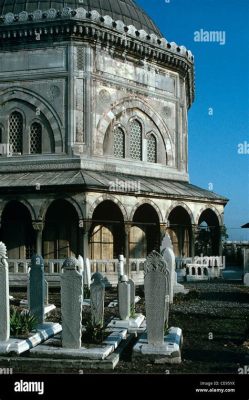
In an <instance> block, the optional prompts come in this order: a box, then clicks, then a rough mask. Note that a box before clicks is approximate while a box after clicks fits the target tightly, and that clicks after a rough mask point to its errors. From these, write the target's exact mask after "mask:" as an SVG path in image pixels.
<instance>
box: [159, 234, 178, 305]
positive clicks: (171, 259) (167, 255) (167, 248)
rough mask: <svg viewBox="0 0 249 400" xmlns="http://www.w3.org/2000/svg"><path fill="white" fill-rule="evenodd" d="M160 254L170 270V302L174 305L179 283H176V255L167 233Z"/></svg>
mask: <svg viewBox="0 0 249 400" xmlns="http://www.w3.org/2000/svg"><path fill="white" fill-rule="evenodd" d="M160 252H161V254H162V256H163V258H164V260H165V261H166V263H167V268H168V270H169V285H170V291H169V301H170V303H173V297H174V285H175V284H176V283H177V282H176V281H175V277H176V275H175V254H174V251H173V245H172V242H171V239H170V236H169V235H168V234H167V233H166V234H165V236H164V238H163V241H162V244H161V247H160Z"/></svg>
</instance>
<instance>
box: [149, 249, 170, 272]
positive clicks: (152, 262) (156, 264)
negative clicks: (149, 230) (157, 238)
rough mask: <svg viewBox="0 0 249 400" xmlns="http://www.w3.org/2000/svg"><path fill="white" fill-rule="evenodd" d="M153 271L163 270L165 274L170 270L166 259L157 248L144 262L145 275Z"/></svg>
mask: <svg viewBox="0 0 249 400" xmlns="http://www.w3.org/2000/svg"><path fill="white" fill-rule="evenodd" d="M153 271H158V272H162V273H163V274H166V273H167V271H168V269H167V263H166V261H165V260H164V259H163V257H162V256H161V254H159V253H157V252H156V251H155V250H153V251H152V252H151V253H150V254H149V255H148V257H147V259H146V261H145V263H144V276H146V275H147V274H149V273H150V272H153Z"/></svg>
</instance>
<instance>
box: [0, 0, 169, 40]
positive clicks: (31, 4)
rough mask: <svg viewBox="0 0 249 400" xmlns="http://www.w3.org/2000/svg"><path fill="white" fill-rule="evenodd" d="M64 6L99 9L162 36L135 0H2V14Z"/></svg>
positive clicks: (0, 10)
mask: <svg viewBox="0 0 249 400" xmlns="http://www.w3.org/2000/svg"><path fill="white" fill-rule="evenodd" d="M64 7H70V8H72V9H76V8H80V7H83V8H85V9H86V10H87V11H91V10H97V11H98V12H99V13H100V15H102V16H104V15H110V16H111V17H112V18H113V19H114V20H121V21H123V22H124V23H125V24H126V25H134V26H135V27H136V28H137V29H138V30H139V29H144V30H145V31H146V32H148V33H150V34H151V33H155V34H156V35H157V36H159V37H162V34H161V32H160V31H159V29H158V28H157V26H156V25H155V24H154V22H153V21H152V20H151V18H150V17H149V16H148V15H147V14H146V13H145V12H144V11H143V9H142V8H141V7H139V6H138V5H137V4H136V2H135V1H134V0H67V1H65V0H52V1H49V0H41V1H38V0H0V15H4V14H7V13H14V14H19V13H20V12H22V11H27V12H32V11H35V10H42V11H45V10H48V9H50V8H54V9H56V10H58V11H61V10H62V9H63V8H64Z"/></svg>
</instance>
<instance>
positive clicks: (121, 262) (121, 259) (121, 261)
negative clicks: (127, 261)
mask: <svg viewBox="0 0 249 400" xmlns="http://www.w3.org/2000/svg"><path fill="white" fill-rule="evenodd" d="M123 275H124V256H123V255H122V254H120V256H119V258H118V281H119V280H120V277H121V276H123Z"/></svg>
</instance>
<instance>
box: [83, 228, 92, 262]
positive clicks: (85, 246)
mask: <svg viewBox="0 0 249 400" xmlns="http://www.w3.org/2000/svg"><path fill="white" fill-rule="evenodd" d="M90 228H91V223H90V222H84V226H83V230H82V233H83V257H84V260H86V258H88V245H89V231H90Z"/></svg>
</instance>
